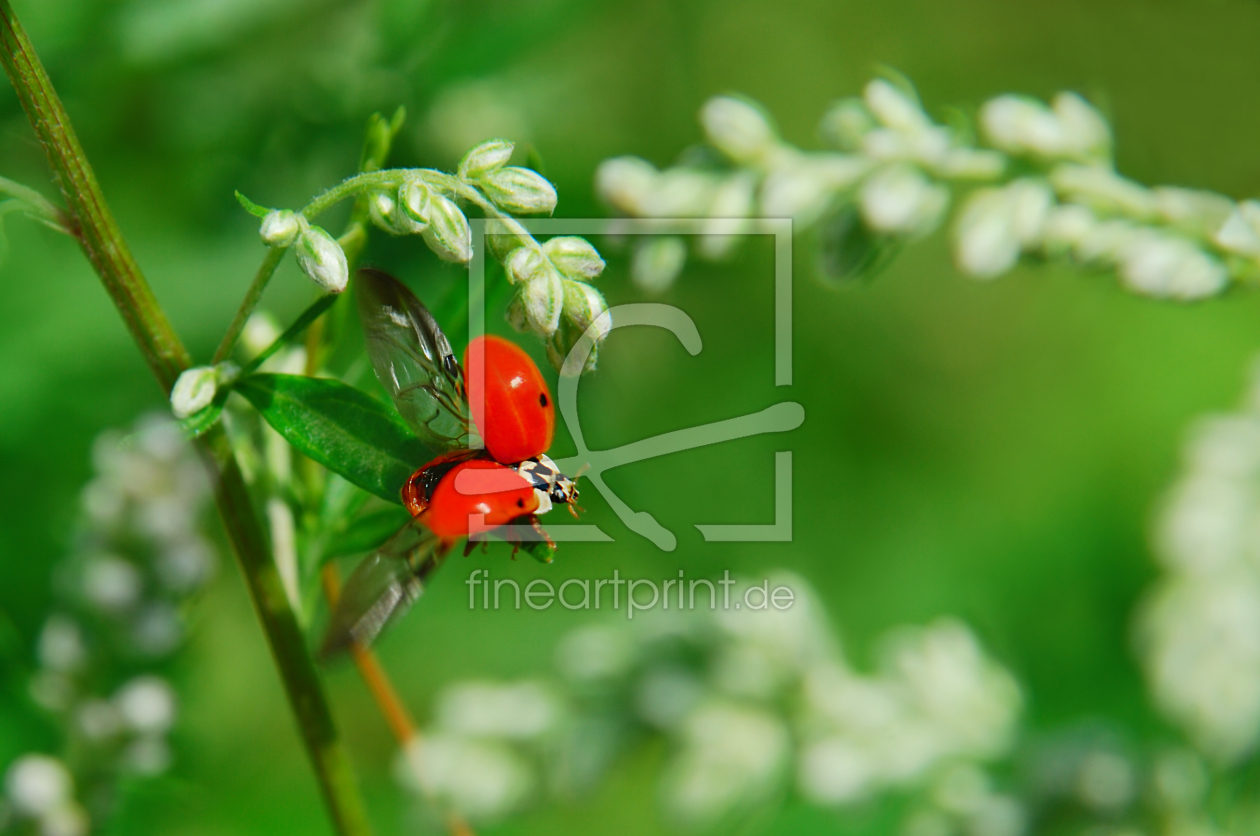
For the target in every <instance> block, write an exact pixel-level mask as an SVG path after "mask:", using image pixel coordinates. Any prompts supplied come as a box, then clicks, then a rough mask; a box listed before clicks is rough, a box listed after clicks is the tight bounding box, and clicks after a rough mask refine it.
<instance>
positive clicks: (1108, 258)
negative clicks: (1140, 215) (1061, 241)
mask: <svg viewBox="0 0 1260 836" xmlns="http://www.w3.org/2000/svg"><path fill="white" fill-rule="evenodd" d="M1082 208H1084V207H1082ZM1085 211H1087V212H1088V211H1089V210H1088V209H1086V210H1085ZM1091 214H1092V213H1091ZM1141 231H1142V228H1141V227H1139V226H1138V225H1137V224H1135V223H1133V222H1132V221H1127V220H1125V219H1124V218H1112V219H1111V220H1107V221H1101V222H1098V223H1094V224H1093V225H1092V226H1090V227H1089V228H1088V229H1087V230H1085V233H1084V234H1083V235H1081V237H1080V238H1079V239H1078V240H1077V242H1076V246H1075V247H1073V249H1072V252H1073V255H1075V256H1076V257H1077V259H1079V260H1080V261H1083V262H1085V263H1086V264H1090V263H1099V264H1105V265H1113V264H1115V263H1116V262H1117V261H1119V260H1120V258H1121V257H1122V256H1123V255H1124V253H1125V251H1126V250H1127V249H1128V247H1129V245H1130V244H1131V243H1133V240H1134V238H1136V237H1137V236H1138V235H1139V234H1140V233H1141Z"/></svg>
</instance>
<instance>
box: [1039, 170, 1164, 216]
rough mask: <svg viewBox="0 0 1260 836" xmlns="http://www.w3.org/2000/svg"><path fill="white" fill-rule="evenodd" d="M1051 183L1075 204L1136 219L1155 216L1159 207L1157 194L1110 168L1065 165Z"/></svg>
mask: <svg viewBox="0 0 1260 836" xmlns="http://www.w3.org/2000/svg"><path fill="white" fill-rule="evenodd" d="M1050 182H1051V184H1053V185H1054V188H1055V190H1056V191H1057V192H1059V194H1061V195H1063V196H1065V197H1066V198H1068V199H1069V200H1070V201H1072V202H1074V203H1083V204H1085V205H1087V206H1089V207H1091V208H1093V209H1096V210H1100V211H1103V212H1115V213H1118V214H1122V215H1126V216H1128V217H1130V218H1133V219H1135V220H1145V219H1147V218H1151V217H1153V216H1154V215H1155V212H1156V209H1157V207H1158V201H1157V200H1156V197H1155V193H1154V192H1152V191H1151V190H1150V189H1148V188H1146V187H1145V186H1143V185H1142V184H1140V183H1136V182H1134V181H1132V180H1129V179H1127V178H1125V177H1121V176H1120V175H1119V174H1116V173H1115V172H1114V171H1113V170H1112V169H1110V168H1108V167H1106V166H1101V165H1097V166H1095V165H1061V166H1059V167H1057V168H1056V169H1055V170H1054V171H1052V172H1050Z"/></svg>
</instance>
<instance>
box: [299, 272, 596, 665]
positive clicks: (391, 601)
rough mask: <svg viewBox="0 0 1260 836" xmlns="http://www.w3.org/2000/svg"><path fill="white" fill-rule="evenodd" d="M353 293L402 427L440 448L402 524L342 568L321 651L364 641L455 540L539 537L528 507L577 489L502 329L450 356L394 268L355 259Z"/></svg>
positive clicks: (420, 476) (532, 382)
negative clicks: (350, 568) (493, 534)
mask: <svg viewBox="0 0 1260 836" xmlns="http://www.w3.org/2000/svg"><path fill="white" fill-rule="evenodd" d="M355 295H356V297H357V299H358V306H359V320H360V323H361V324H362V326H363V335H364V339H365V342H366V344H367V350H368V356H369V357H370V358H371V361H372V367H373V369H374V370H375V372H376V377H377V379H378V380H380V382H381V385H382V386H384V387H385V390H386V391H387V392H388V393H389V395H390V397H391V398H392V400H393V402H394V405H395V407H397V409H398V413H399V415H401V416H402V418H403V420H404V421H405V422H406V423H407V425H408V426H409V427H410V428H411V430H412V431H413V432H414V433H415V434H416V435H417V436H418V437H419V438H420V440H421V441H423V442H425V443H426V444H428V445H429V446H430V447H431V448H433V449H434V450H435V451H440V452H439V455H437V456H436V457H435V458H433V459H432V460H431V461H429V462H428V463H426V464H425V465H423V466H422V467H420V468H419V469H418V470H416V472H415V473H413V474H412V475H411V477H410V478H409V479H408V480H407V482H406V483H405V484H404V485H403V488H402V492H401V499H402V501H403V505H404V506H405V507H406V508H407V510H408V511H409V512H410V513H411V515H412V517H413V523H409V524H408V525H407V526H405V527H404V528H403V529H402V530H401V531H400V532H399V533H398V534H396V535H394V537H393V538H391V539H390V540H389V541H388V542H386V544H385V545H384V546H382V547H381V548H380V549H378V550H377V551H376V552H374V553H372V554H371V555H369V556H368V557H367V558H365V559H364V561H363V562H362V563H361V564H360V565H359V566H358V568H356V569H355V571H354V572H353V573H352V574H351V575H350V577H349V578H347V580H346V585H345V589H344V590H343V591H342V595H341V596H340V598H339V599H338V602H337V606H336V607H335V608H334V611H333V614H332V617H331V620H330V623H329V627H328V631H327V634H326V636H325V640H324V646H323V651H322V653H323V655H324V656H325V657H327V656H330V655H332V654H334V653H336V652H339V651H341V650H344V649H347V648H348V647H349V646H350V644H351V643H352V642H357V643H359V644H362V645H368V644H370V643H371V642H372V641H373V640H374V639H375V638H376V637H377V636H378V635H379V634H380V632H381V631H382V630H383V629H384V628H385V627H386V626H387V624H388V623H389V622H390V621H391V620H392V619H394V618H396V617H397V616H399V615H401V613H402V612H404V611H405V610H406V609H407V607H408V606H410V604H411V603H413V602H414V601H415V600H416V598H417V597H419V595H420V592H421V590H422V581H423V579H424V578H426V577H427V576H428V574H430V573H431V572H432V571H433V570H434V569H436V568H437V566H439V565H441V562H442V561H443V560H444V559H445V557H446V555H447V554H448V553H449V552H450V550H451V549H452V548H453V546H454V545H455V543H457V542H458V541H459V540H461V539H463V538H465V537H469V536H472V535H477V534H482V533H485V532H488V531H493V530H495V529H498V528H501V527H502V526H507V525H512V526H513V531H512V532H511V533H509V535H508V537H509V539H513V540H514V542H515V545H516V546H517V547H518V548H519V544H520V537H519V535H517V534H516V530H517V527H518V526H521V527H526V526H527V527H529V528H532V529H533V530H534V533H535V535H536V537H537V538H538V539H543V540H545V541H547V542H548V543H551V538H550V537H548V536H547V533H546V532H545V531H544V530H543V528H542V526H541V525H540V524H539V523H538V515H540V514H545V513H547V512H548V511H550V510H551V509H552V508H553V507H554V506H555V505H563V506H566V507H568V509H569V511H570V512H571V513H574V515H575V516H576V511H575V510H574V509H575V507H576V506H575V503H576V501H577V497H578V490H577V486H576V484H575V482H574V480H573V479H570V478H569V477H568V476H565V475H564V474H563V473H561V472H560V470H559V468H557V467H556V465H555V463H554V462H553V461H552V460H551V459H549V458H548V457H547V456H546V455H545V454H546V451H547V449H548V448H549V447H550V446H551V441H552V437H553V436H554V435H555V426H556V414H555V406H554V405H553V403H552V399H551V392H550V391H549V390H548V388H547V383H546V381H545V380H544V379H543V376H542V373H541V372H539V370H538V367H537V366H536V365H535V364H534V361H533V360H532V359H530V357H529V355H528V354H526V353H525V351H524V350H522V349H521V348H520V347H519V346H517V345H516V344H515V343H513V342H511V341H510V340H505V339H503V338H502V337H495V336H483V337H478V338H476V339H474V340H473V341H472V342H470V343H469V345H468V348H467V349H466V350H465V352H464V365H463V366H461V365H460V363H459V361H458V360H457V359H456V358H455V352H454V350H453V349H452V348H451V344H450V341H449V340H448V339H447V338H446V335H445V334H443V333H442V329H441V328H440V327H439V326H438V323H437V320H436V319H435V318H434V317H433V315H432V314H431V313H430V312H429V310H428V309H427V308H426V307H425V306H424V305H423V304H422V303H421V302H420V300H419V299H417V298H416V297H415V295H414V294H412V293H411V291H409V290H408V289H407V288H406V287H404V286H403V285H402V283H400V282H399V281H398V280H397V279H394V278H393V277H391V276H389V275H387V274H385V273H383V272H381V271H379V270H373V269H370V268H365V269H362V270H360V271H359V272H358V275H357V276H356V279H355ZM464 367H468V368H469V369H470V371H471V372H472V374H471V377H470V378H469V379H468V380H465V376H464ZM478 440H480V441H481V444H478V443H477V442H478ZM479 448H480V449H479ZM552 545H554V543H552ZM469 548H471V544H470V546H469ZM514 553H515V552H514Z"/></svg>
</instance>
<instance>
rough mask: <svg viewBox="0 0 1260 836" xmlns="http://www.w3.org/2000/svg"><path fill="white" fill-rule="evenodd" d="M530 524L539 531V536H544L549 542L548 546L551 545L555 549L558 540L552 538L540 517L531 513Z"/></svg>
mask: <svg viewBox="0 0 1260 836" xmlns="http://www.w3.org/2000/svg"><path fill="white" fill-rule="evenodd" d="M529 524H530V527H531V528H533V529H534V531H536V532H538V536H539V537H540V538H542V539H543V540H544V541H545V542H546V543H547V545H548V546H551V547H552V548H553V549H554V548H555V547H556V541H555V540H552V539H551V535H550V534H548V533H547V530H546V529H545V528H543V527H542V523H540V522H539V521H538V517H536V516H534V515H533V514H530V515H529Z"/></svg>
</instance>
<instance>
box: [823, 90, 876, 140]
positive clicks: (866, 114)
mask: <svg viewBox="0 0 1260 836" xmlns="http://www.w3.org/2000/svg"><path fill="white" fill-rule="evenodd" d="M874 128H875V117H874V116H872V115H871V112H870V111H869V110H867V109H866V105H865V104H864V103H863V102H862V100H861V99H841V100H840V101H838V102H836V103H835V104H833V105H832V106H831V107H830V108H828V109H827V112H826V113H825V114H824V115H823V118H822V123H821V124H820V125H819V126H818V132H819V133H820V134H821V135H822V138H823V140H824V141H825V142H828V143H830V144H831V145H834V146H835V147H837V148H839V149H840V150H842V151H856V150H857V149H858V148H860V147H861V146H862V137H864V136H866V135H867V134H868V133H870V132H871V131H872V130H874Z"/></svg>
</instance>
